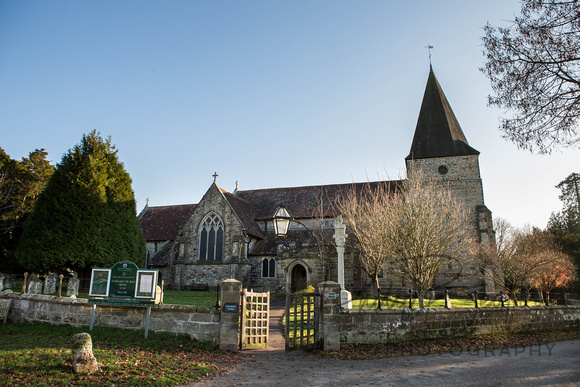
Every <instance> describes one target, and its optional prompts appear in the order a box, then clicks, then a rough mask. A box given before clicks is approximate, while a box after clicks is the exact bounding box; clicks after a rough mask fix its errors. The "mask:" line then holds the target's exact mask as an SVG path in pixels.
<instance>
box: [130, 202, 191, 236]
mask: <svg viewBox="0 0 580 387" xmlns="http://www.w3.org/2000/svg"><path fill="white" fill-rule="evenodd" d="M196 206H197V205H196V204H182V205H177V206H160V207H147V208H146V209H145V211H144V212H143V213H142V214H141V217H140V218H139V224H140V226H141V230H142V231H143V236H144V237H145V240H147V241H166V240H175V238H176V237H177V233H178V232H179V230H180V229H181V228H182V227H183V225H184V224H185V222H186V221H187V219H189V217H190V216H191V214H192V213H193V210H195V207H196Z"/></svg>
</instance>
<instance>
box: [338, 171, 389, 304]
mask: <svg viewBox="0 0 580 387" xmlns="http://www.w3.org/2000/svg"><path fill="white" fill-rule="evenodd" d="M397 196H398V194H395V193H394V192H393V183H391V182H376V183H368V184H366V185H365V186H364V188H363V189H360V190H357V189H356V186H354V185H353V189H352V190H350V191H349V192H347V193H346V194H345V197H343V198H341V199H340V202H339V211H340V212H341V213H342V215H343V217H344V218H345V220H346V223H347V227H348V233H349V236H352V237H354V238H355V243H356V249H357V250H358V252H359V256H358V262H357V263H358V265H359V266H360V268H361V269H362V270H363V271H364V272H365V273H366V274H367V275H368V276H369V278H370V279H371V281H372V284H373V290H374V293H375V295H376V294H377V293H378V288H379V274H380V273H381V271H382V270H383V264H384V263H385V260H386V259H387V258H388V257H389V256H390V255H391V250H392V248H391V245H390V236H389V235H388V234H389V232H390V229H389V228H388V226H387V224H386V221H387V219H388V217H389V208H390V206H391V202H392V201H393V200H396V197H397Z"/></svg>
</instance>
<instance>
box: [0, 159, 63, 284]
mask: <svg viewBox="0 0 580 387" xmlns="http://www.w3.org/2000/svg"><path fill="white" fill-rule="evenodd" d="M46 156H47V153H46V152H45V151H44V149H37V150H35V151H34V152H30V154H29V156H28V157H27V158H22V160H21V161H17V160H13V159H12V158H10V156H8V155H7V154H6V152H4V150H3V149H2V148H0V270H2V271H5V272H11V273H13V272H17V271H22V270H21V269H22V268H21V267H19V266H18V264H17V263H16V260H15V259H14V251H15V249H16V246H17V244H18V241H19V239H20V236H21V235H22V228H23V225H24V222H25V220H26V218H27V217H28V216H29V215H30V214H31V213H32V210H33V208H34V204H35V203H36V200H37V198H38V195H39V194H40V193H41V192H42V190H43V189H44V187H45V186H46V184H47V182H48V180H49V178H50V176H51V175H52V173H53V171H54V167H53V166H52V165H50V163H49V161H48V160H47V159H46Z"/></svg>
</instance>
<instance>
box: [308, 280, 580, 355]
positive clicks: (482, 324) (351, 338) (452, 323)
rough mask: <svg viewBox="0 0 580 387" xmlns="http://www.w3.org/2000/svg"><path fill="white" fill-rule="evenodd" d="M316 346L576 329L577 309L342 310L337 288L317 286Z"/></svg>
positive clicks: (579, 318) (335, 348)
mask: <svg viewBox="0 0 580 387" xmlns="http://www.w3.org/2000/svg"><path fill="white" fill-rule="evenodd" d="M319 291H320V294H321V297H322V300H321V303H322V306H321V308H322V313H321V322H320V326H321V332H320V334H321V344H322V348H323V350H325V351H338V350H340V347H341V346H344V345H348V344H379V343H390V342H398V341H408V340H423V339H436V338H451V337H461V336H469V335H477V334H493V333H503V332H530V331H535V330H560V329H567V328H573V327H576V328H577V327H580V306H550V307H546V306H534V307H507V308H451V309H443V308H437V309H412V310H410V309H383V310H376V309H342V308H341V307H340V297H338V294H340V285H338V284H337V283H336V282H332V281H327V282H323V283H321V284H319Z"/></svg>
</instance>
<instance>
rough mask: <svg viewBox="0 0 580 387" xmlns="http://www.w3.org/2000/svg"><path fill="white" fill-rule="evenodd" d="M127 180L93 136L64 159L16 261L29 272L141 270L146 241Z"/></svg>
mask: <svg viewBox="0 0 580 387" xmlns="http://www.w3.org/2000/svg"><path fill="white" fill-rule="evenodd" d="M135 206H136V205H135V197H134V194H133V191H132V189H131V178H130V176H129V174H128V173H127V172H126V171H125V169H124V167H123V164H122V163H121V162H119V160H118V158H117V150H116V149H115V146H114V145H112V144H111V139H110V137H109V138H108V139H106V140H103V138H102V137H101V136H100V134H99V133H98V132H97V131H96V130H93V131H92V132H91V133H89V134H88V135H84V136H83V138H82V141H81V142H80V144H78V145H76V146H75V147H74V148H73V149H71V150H69V151H68V153H66V154H65V155H64V156H63V158H62V161H61V162H60V163H59V164H57V166H56V170H55V172H54V174H53V175H52V177H51V179H50V180H49V182H48V184H47V186H46V189H45V190H44V191H43V192H42V194H41V195H40V197H39V198H38V202H37V203H36V206H35V208H34V212H33V213H32V215H31V216H30V218H29V220H28V221H27V222H26V224H25V229H24V234H23V235H22V238H21V241H20V244H19V247H18V251H17V255H18V258H19V260H20V262H21V263H22V264H23V265H24V266H25V267H26V268H27V269H28V270H32V271H38V272H44V271H48V270H57V269H61V268H65V267H68V268H71V269H74V270H80V271H82V270H83V269H89V268H91V267H110V266H112V265H113V264H114V263H116V262H118V261H122V260H129V261H133V262H135V263H137V264H138V265H139V264H141V261H142V259H143V256H144V253H145V240H144V238H143V234H142V233H141V230H140V228H139V223H138V220H137V216H136V207H135Z"/></svg>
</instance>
